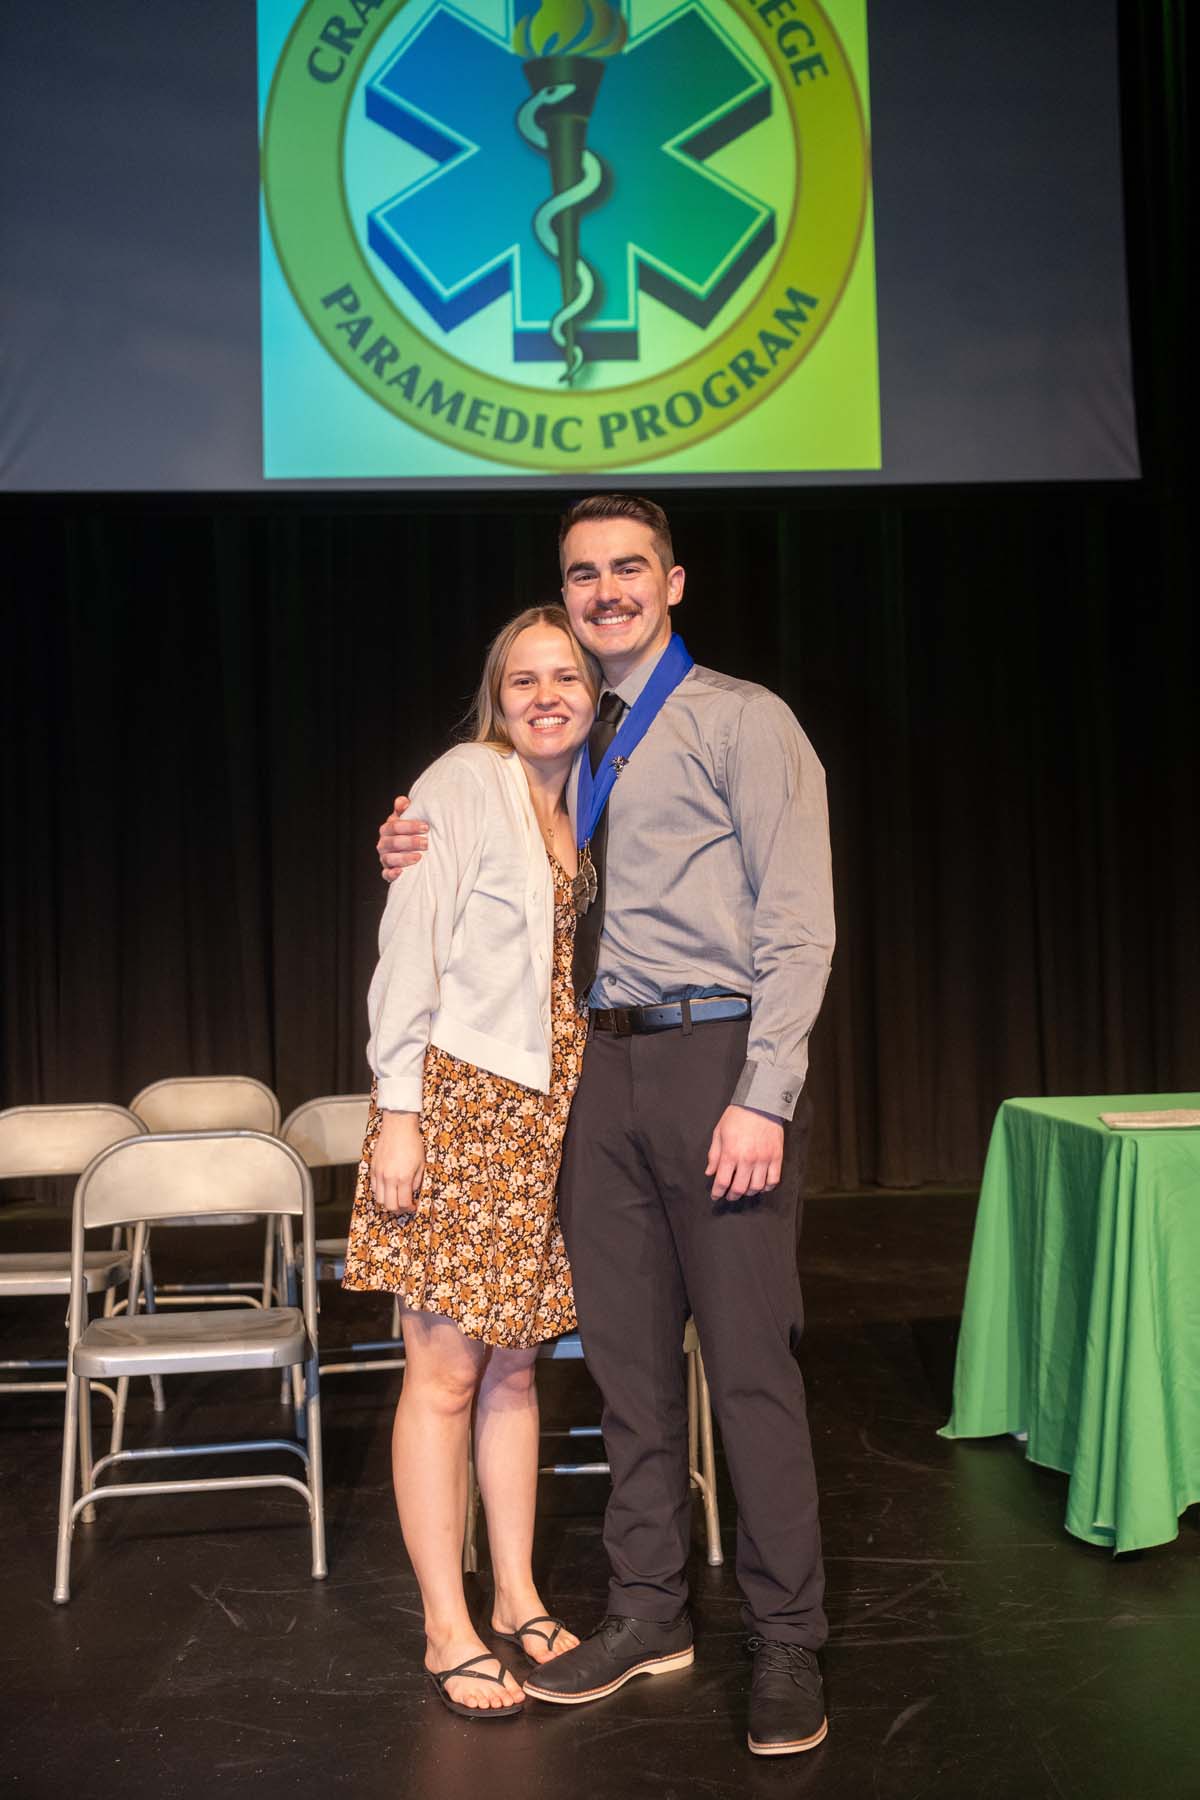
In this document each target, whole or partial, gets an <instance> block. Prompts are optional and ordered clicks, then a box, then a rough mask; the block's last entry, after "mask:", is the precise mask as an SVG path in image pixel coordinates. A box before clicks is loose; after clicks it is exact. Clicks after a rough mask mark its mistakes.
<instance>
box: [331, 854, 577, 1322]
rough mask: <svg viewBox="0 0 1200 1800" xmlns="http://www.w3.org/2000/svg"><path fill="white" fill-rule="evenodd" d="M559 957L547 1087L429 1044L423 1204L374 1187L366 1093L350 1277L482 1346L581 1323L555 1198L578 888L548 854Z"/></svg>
mask: <svg viewBox="0 0 1200 1800" xmlns="http://www.w3.org/2000/svg"><path fill="white" fill-rule="evenodd" d="M550 868H551V874H552V876H553V880H554V956H553V966H552V970H551V978H550V1016H551V1045H552V1055H551V1068H550V1092H549V1093H548V1094H540V1093H538V1091H537V1089H536V1088H528V1087H522V1086H521V1085H520V1084H519V1083H518V1082H515V1081H509V1080H508V1079H506V1078H505V1077H504V1076H501V1075H492V1074H489V1073H488V1071H487V1070H486V1069H477V1068H476V1067H475V1066H474V1064H472V1063H467V1062H462V1061H460V1060H459V1058H458V1057H456V1056H450V1055H449V1054H448V1053H447V1052H446V1051H445V1050H439V1049H438V1048H437V1047H436V1046H435V1045H433V1044H431V1045H430V1046H429V1049H428V1050H427V1051H426V1052H425V1066H424V1076H423V1081H422V1089H421V1135H422V1137H423V1138H424V1140H425V1174H424V1177H423V1179H422V1182H421V1190H420V1194H419V1197H418V1201H417V1210H416V1211H415V1212H414V1213H389V1212H385V1211H384V1209H383V1208H382V1207H381V1206H377V1205H376V1204H375V1201H374V1199H373V1197H372V1194H371V1179H370V1176H371V1156H372V1153H373V1150H374V1146H375V1139H376V1137H377V1136H378V1134H379V1125H380V1119H381V1116H382V1115H381V1114H380V1112H379V1109H378V1107H377V1106H376V1104H375V1098H374V1095H372V1098H371V1112H370V1117H369V1119H368V1122H367V1136H366V1141H365V1143H364V1144H363V1154H362V1161H361V1162H360V1163H359V1166H358V1181H357V1183H356V1186H355V1190H354V1212H353V1215H352V1217H351V1220H350V1241H349V1243H348V1245H347V1249H346V1273H345V1277H344V1280H343V1286H344V1287H347V1288H353V1289H356V1290H359V1291H364V1290H373V1289H383V1290H385V1291H387V1292H389V1293H395V1294H397V1295H398V1296H399V1298H400V1301H401V1303H402V1304H403V1305H404V1306H406V1307H408V1308H410V1309H411V1310H412V1311H414V1312H427V1313H441V1314H443V1315H444V1316H445V1317H446V1318H448V1319H452V1320H453V1321H454V1323H455V1324H456V1325H457V1326H458V1327H459V1329H460V1330H461V1331H462V1332H463V1333H464V1334H465V1335H466V1336H467V1337H470V1338H477V1339H478V1340H479V1341H480V1342H481V1343H484V1344H493V1345H496V1346H499V1347H501V1348H504V1349H510V1350H512V1349H528V1348H531V1347H532V1346H533V1345H535V1344H540V1343H544V1342H545V1341H546V1339H548V1338H554V1337H558V1336H559V1335H560V1333H562V1332H564V1331H572V1330H574V1327H575V1307H574V1303H573V1301H572V1297H571V1270H570V1267H569V1265H568V1263H567V1254H566V1251H565V1249H564V1248H563V1240H562V1231H561V1229H560V1227H559V1223H558V1212H557V1206H556V1202H555V1193H556V1188H557V1184H558V1166H559V1162H560V1160H561V1157H562V1143H563V1135H564V1133H565V1131H566V1127H567V1115H568V1113H569V1112H570V1110H571V1101H572V1098H573V1097H574V1094H575V1089H576V1087H577V1086H578V1084H579V1071H580V1067H581V1064H582V1061H583V1049H584V1044H585V1042H586V1040H587V1014H586V1012H584V1011H582V1010H581V1009H580V1008H579V1007H578V1006H577V1005H576V1002H575V995H574V989H573V985H572V981H571V954H572V948H573V945H574V939H575V909H574V906H573V904H572V900H571V884H570V881H569V880H568V878H567V875H566V873H565V871H564V870H563V869H562V867H561V866H560V864H559V863H558V862H557V861H556V860H555V859H554V857H551V858H550Z"/></svg>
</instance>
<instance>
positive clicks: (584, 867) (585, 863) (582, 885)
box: [571, 840, 600, 914]
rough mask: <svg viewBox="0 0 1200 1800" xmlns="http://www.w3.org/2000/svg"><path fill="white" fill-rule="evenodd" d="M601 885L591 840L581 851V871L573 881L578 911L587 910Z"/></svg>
mask: <svg viewBox="0 0 1200 1800" xmlns="http://www.w3.org/2000/svg"><path fill="white" fill-rule="evenodd" d="M599 886H600V883H599V881H598V880H597V879H596V865H595V863H594V862H593V861H592V852H591V847H590V840H589V842H588V843H587V844H584V846H583V848H582V849H581V850H580V852H579V872H578V874H577V875H576V876H575V879H574V880H573V881H572V883H571V898H572V900H573V901H574V902H575V911H576V913H578V914H582V913H585V912H586V911H587V909H588V907H589V906H590V905H591V904H592V901H593V900H594V899H595V898H596V894H597V892H598V891H599Z"/></svg>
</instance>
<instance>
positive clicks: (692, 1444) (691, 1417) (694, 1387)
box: [687, 1350, 700, 1475]
mask: <svg viewBox="0 0 1200 1800" xmlns="http://www.w3.org/2000/svg"><path fill="white" fill-rule="evenodd" d="M698 1355H699V1351H698V1350H689V1351H688V1356H687V1406H688V1472H689V1473H690V1474H693V1475H694V1474H695V1473H696V1471H697V1470H698V1469H699V1467H700V1463H699V1461H698V1457H699V1454H700V1452H699V1448H698V1445H699V1423H698V1420H699V1411H700V1396H699V1383H698V1382H697V1380H696V1358H697V1356H698Z"/></svg>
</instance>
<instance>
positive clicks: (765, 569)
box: [0, 5, 1200, 1188]
mask: <svg viewBox="0 0 1200 1800" xmlns="http://www.w3.org/2000/svg"><path fill="white" fill-rule="evenodd" d="M1182 41H1183V14H1182V9H1181V8H1176V7H1174V6H1171V5H1165V6H1162V7H1150V6H1145V7H1131V8H1130V9H1129V11H1128V14H1127V16H1126V18H1125V24H1124V44H1123V55H1124V60H1125V71H1126V72H1125V79H1126V84H1127V93H1126V120H1125V142H1126V159H1127V168H1128V185H1127V207H1128V214H1129V234H1130V257H1131V270H1132V282H1131V286H1132V304H1133V313H1134V331H1135V350H1136V357H1137V369H1138V383H1139V407H1140V417H1141V423H1142V433H1143V457H1144V463H1145V468H1146V475H1145V479H1144V480H1143V481H1142V482H1141V483H1136V484H1130V485H1127V486H1121V487H1114V488H1111V489H1105V490H1096V489H1081V488H1067V487H1061V488H1053V489H1050V488H1043V489H1038V490H1035V491H1018V490H995V489H993V490H987V491H977V492H972V491H966V490H964V491H954V492H939V493H928V492H927V493H904V494H891V495H881V494H879V493H878V492H875V493H866V492H858V493H844V492H843V493H839V494H833V493H811V492H810V493H805V494H801V495H798V496H789V497H784V498H780V497H779V496H778V495H777V494H771V495H765V496H762V495H752V494H746V493H741V494H734V495H726V496H717V495H714V494H712V493H707V494H705V493H695V492H692V493H688V494H680V493H674V494H660V495H658V496H657V497H659V498H661V499H662V500H663V501H664V503H665V504H666V505H667V506H668V507H669V509H670V512H671V515H672V519H673V522H674V525H675V531H676V545H677V551H678V553H679V555H680V557H681V560H682V561H683V562H684V563H685V565H686V566H687V568H688V590H687V597H686V600H685V604H684V607H683V608H682V610H681V613H680V614H679V624H680V627H681V629H682V630H683V632H684V634H685V636H686V638H687V640H688V643H689V646H690V648H691V650H692V652H693V654H694V655H695V656H696V657H697V659H698V660H699V661H701V662H705V663H709V664H713V665H716V666H717V667H719V668H723V669H727V670H729V671H731V672H733V673H737V674H739V675H743V676H747V677H749V678H752V679H754V680H759V681H763V682H766V683H767V684H768V685H770V686H771V687H773V688H775V689H777V690H778V691H779V692H780V693H782V694H783V695H784V696H785V697H786V699H787V700H788V701H789V702H790V703H791V704H792V706H793V707H794V709H795V711H796V712H797V714H798V716H799V717H800V719H801V721H802V722H803V724H804V725H805V727H806V728H807V730H808V732H809V734H810V736H811V737H812V739H813V741H814V743H815V744H816V746H817V749H818V751H819V753H820V755H821V756H822V758H823V760H824V762H825V764H826V768H827V770H828V775H829V787H830V802H831V808H832V819H833V836H834V854H835V872H836V880H837V888H838V912H839V922H840V942H839V949H838V953H837V958H836V963H835V972H834V977H833V980H832V983H831V986H830V991H829V996H828V999H827V1002H826V1006H825V1010H824V1013H823V1015H822V1019H821V1022H820V1024H819V1027H818V1030H817V1033H816V1035H815V1038H814V1043H813V1071H812V1077H811V1092H812V1095H813V1098H814V1101H815V1104H816V1114H817V1125H816V1136H815V1142H814V1150H813V1158H812V1165H811V1171H810V1173H811V1184H812V1185H813V1186H814V1187H818V1188H821V1187H847V1188H850V1187H856V1186H859V1185H862V1184H866V1183H875V1182H878V1183H882V1184H885V1185H888V1186H896V1187H905V1186H913V1185H918V1184H923V1183H930V1182H968V1181H971V1180H973V1179H975V1178H976V1177H977V1176H978V1173H979V1169H980V1165H981V1159H982V1153H983V1149H984V1146H985V1144H986V1140H987V1134H988V1130H989V1127H990V1123H991V1119H992V1116H993V1113H994V1111H995V1107H996V1105H997V1103H998V1102H999V1101H1000V1100H1001V1099H1002V1098H1003V1097H1004V1096H1005V1095H1009V1094H1030V1093H1055V1092H1057V1093H1072V1092H1073V1093H1080V1092H1096V1093H1103V1092H1155V1091H1159V1092H1164V1091H1170V1090H1176V1089H1187V1088H1196V1087H1200V961H1198V958H1197V953H1196V941H1197V934H1196V907H1197V894H1198V893H1200V881H1198V876H1200V853H1198V849H1197V838H1198V831H1197V826H1198V823H1200V807H1198V805H1197V755H1196V749H1197V727H1196V722H1195V721H1196V702H1195V689H1196V670H1197V667H1200V657H1198V655H1197V649H1198V646H1197V643H1196V629H1195V617H1194V603H1193V600H1192V594H1191V585H1190V563H1191V548H1190V546H1191V535H1190V534H1191V505H1192V503H1191V496H1190V491H1189V489H1188V487H1187V486H1186V482H1185V474H1184V471H1185V469H1186V466H1187V464H1186V459H1185V457H1184V446H1185V439H1186V429H1187V423H1188V422H1187V420H1186V419H1185V416H1184V409H1185V405H1186V398H1185V396H1186V393H1187V382H1186V368H1187V366H1188V355H1189V345H1190V339H1189V336H1188V330H1189V329H1190V327H1185V320H1186V319H1187V316H1188V306H1187V302H1186V294H1185V290H1184V286H1183V281H1184V267H1185V261H1184V249H1185V235H1184V211H1183V203H1182V186H1183V181H1184V178H1185V174H1186V150H1187V146H1186V141H1185V139H1184V137H1183V121H1184V116H1185V115H1184V107H1183V89H1182V82H1183V73H1182V65H1181V62H1180V61H1179V60H1178V53H1179V52H1180V51H1181V49H1182ZM557 511H558V505H557V502H556V501H555V500H554V498H553V497H550V496H546V495H545V494H541V495H523V496H520V497H516V498H510V497H504V498H487V499H481V498H479V497H466V498H464V497H461V496H455V497H451V496H440V497H438V498H437V499H436V500H434V501H428V500H425V499H419V500H412V499H407V500H405V501H403V502H400V501H397V500H396V499H395V497H393V496H370V497H360V498H359V499H358V500H356V501H349V500H345V501H343V500H340V499H338V500H334V499H331V498H329V497H328V496H318V497H314V496H298V495H288V496H286V497H281V498H278V499H275V498H273V499H271V500H262V501H259V500H240V501H239V500H233V499H224V500H223V499H211V498H208V499H203V500H202V499H195V500H191V501H179V502H153V503H152V502H150V501H146V500H135V499H127V500H111V499H110V500H103V499H97V500H87V499H79V498H73V499H65V498H64V499H60V500H54V499H44V500H40V501H37V502H34V503H30V502H25V503H23V504H21V505H20V506H16V505H11V504H10V505H9V506H7V507H6V509H5V513H4V528H5V552H6V554H5V562H6V564H7V567H8V569H9V571H10V572H12V573H13V575H14V577H15V579H14V585H13V590H12V598H13V603H12V605H11V607H10V609H9V617H8V622H7V624H6V627H5V634H4V640H3V649H4V658H5V665H6V667H5V681H4V687H5V693H6V710H7V713H8V729H7V733H6V749H5V754H4V758H3V765H2V767H3V773H2V776H0V782H2V788H0V791H2V794H3V821H2V830H3V843H4V875H3V921H4V943H3V992H2V998H0V1004H2V1008H3V1053H4V1065H5V1066H4V1088H3V1100H4V1103H5V1104H14V1103H17V1102H22V1101H30V1100H51V1099H54V1100H69V1099H78V1100H99V1099H114V1100H127V1099H128V1098H129V1097H130V1096H131V1095H132V1094H133V1092H134V1091H135V1090H136V1089H137V1088H138V1087H140V1086H141V1085H142V1084H144V1083H145V1082H148V1081H151V1080H154V1079H156V1078H158V1077H159V1076H163V1075H169V1074H182V1073H198V1074H205V1073H227V1072H234V1071H239V1072H244V1073H248V1074H253V1075H257V1076H259V1077H260V1078H261V1079H263V1080H265V1081H267V1082H269V1083H270V1084H271V1085H272V1086H273V1087H275V1088H276V1090H277V1091H278V1093H279V1095H280V1098H281V1101H282V1103H283V1106H284V1109H285V1111H286V1110H287V1109H288V1108H290V1107H291V1106H293V1105H295V1104H297V1103H298V1102H299V1101H300V1100H302V1099H306V1098H308V1097H310V1096H313V1095H316V1094H322V1093H333V1092H339V1091H343V1092H344V1091H354V1090H358V1089H361V1088H362V1087H363V1086H364V1085H365V1083H366V1080H367V1071H366V1067H365V1063H364V1059H363V1043H364V1039H365V1035H366V1026H365V1009H364V995H365V991H366V986H367V981H368V979H369V976H370V971H371V967H372V964H373V960H374V933H375V927H376V923H377V919H378V914H379V910H380V907H381V905H382V900H383V889H382V886H381V884H380V882H379V880H378V876H377V873H376V867H377V865H376V862H375V858H374V852H373V842H374V837H375V827H376V824H377V821H378V820H379V818H381V817H382V815H383V813H384V812H385V811H386V809H387V804H388V801H389V799H390V796H391V794H392V792H393V791H394V790H396V789H402V788H404V787H406V786H407V785H408V784H409V783H410V782H411V781H412V779H413V777H414V776H415V775H416V774H417V773H418V772H419V771H420V769H421V768H422V767H423V765H424V764H425V763H426V762H427V761H428V760H429V759H430V758H431V757H432V756H434V755H435V754H437V753H438V751H439V750H441V749H442V748H443V747H444V746H445V744H446V743H447V741H448V739H449V736H450V735H451V730H452V727H453V725H454V723H455V721H456V720H457V719H459V718H460V717H461V715H462V713H463V711H464V709H465V706H466V703H467V700H468V697H469V694H470V692H471V689H472V687H473V685H474V681H475V678H476V675H477V671H478V667H479V663H480V659H481V652H482V647H483V644H484V642H485V640H486V638H487V637H488V635H489V633H490V632H491V631H492V629H493V628H494V627H495V626H496V624H498V623H499V622H500V621H501V620H502V619H503V618H505V617H506V616H507V615H508V614H509V612H510V611H512V610H514V609H515V608H516V607H518V606H523V605H526V604H529V603H531V602H533V601H538V600H542V599H545V598H550V597H553V595H554V592H555V587H556V580H555V559H554V524H555V518H556V515H557Z"/></svg>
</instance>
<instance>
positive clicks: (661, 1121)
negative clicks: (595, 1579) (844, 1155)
mask: <svg viewBox="0 0 1200 1800" xmlns="http://www.w3.org/2000/svg"><path fill="white" fill-rule="evenodd" d="M746 1038H747V1025H746V1023H745V1021H719V1022H713V1023H709V1024H696V1025H695V1026H694V1028H693V1029H692V1031H691V1032H690V1033H685V1032H683V1031H665V1032H661V1033H658V1034H656V1035H654V1036H649V1037H616V1036H612V1035H610V1034H608V1033H600V1032H597V1033H594V1034H593V1036H592V1037H591V1039H590V1041H589V1043H588V1046H587V1052H586V1055H585V1056H584V1062H583V1074H582V1077H581V1079H580V1083H579V1089H578V1092H577V1094H576V1096H575V1102H574V1105H573V1106H572V1109H571V1121H570V1125H569V1127H568V1130H567V1139H566V1144H565V1147H564V1152H563V1165H562V1174H561V1178H560V1190H559V1209H560V1213H561V1217H562V1227H563V1234H564V1237H565V1239H566V1246H567V1253H568V1255H569V1256H570V1259H571V1268H572V1272H573V1275H574V1281H575V1304H576V1308H577V1311H578V1314H579V1329H580V1335H581V1336H582V1339H583V1348H584V1353H585V1355H586V1357H587V1363H588V1367H589V1369H590V1370H591V1372H592V1374H593V1375H594V1377H595V1379H596V1382H597V1384H598V1385H599V1388H600V1391H601V1394H602V1395H603V1398H604V1413H603V1428H604V1442H605V1448H606V1450H607V1454H608V1461H609V1464H610V1466H611V1469H612V1482H613V1486H612V1497H611V1499H610V1501H609V1505H608V1511H607V1514H606V1516H605V1524H604V1542H605V1548H606V1549H607V1551H608V1555H609V1560H610V1562H611V1564H612V1585H611V1587H610V1590H609V1608H610V1610H611V1611H613V1612H619V1613H625V1614H627V1615H629V1616H631V1617H633V1618H644V1619H658V1620H666V1619H671V1618H674V1616H675V1615H676V1613H678V1612H679V1610H680V1609H681V1607H683V1606H684V1605H685V1604H686V1601H687V1583H686V1580H685V1577H684V1564H685V1562H686V1560H687V1554H688V1547H689V1541H690V1535H691V1529H690V1527H691V1506H690V1496H689V1488H688V1470H687V1383H686V1368H685V1364H684V1358H683V1351H682V1345H683V1328H684V1323H685V1321H686V1318H687V1315H688V1313H689V1311H690V1312H691V1313H692V1314H693V1316H694V1318H695V1320H696V1326H697V1329H698V1331H699V1333H700V1343H701V1348H702V1349H703V1352H704V1362H705V1368H706V1370H707V1373H708V1380H709V1385H710V1387H711V1390H712V1398H713V1408H714V1411H715V1413H716V1417H717V1423H718V1425H719V1427H720V1432H721V1440H722V1443H723V1445H724V1450H725V1458H726V1462H727V1463H728V1466H729V1472H730V1476H731V1478H732V1481H733V1489H734V1493H735V1495H736V1498H737V1506H738V1541H737V1574H738V1582H739V1584H740V1586H741V1590H742V1595H743V1598H744V1600H745V1619H746V1623H747V1625H748V1627H749V1628H750V1629H751V1630H752V1631H758V1632H761V1633H762V1634H763V1635H764V1636H765V1637H772V1638H780V1639H783V1640H784V1641H785V1642H788V1643H794V1644H804V1645H807V1646H808V1647H809V1648H810V1649H813V1650H815V1649H819V1647H820V1646H821V1644H823V1643H824V1641H825V1636H826V1623H825V1614H824V1611H823V1609H822V1598H823V1594H824V1572H823V1570H822V1567H821V1543H820V1530H819V1526H818V1522H817V1485H816V1477H815V1474H814V1471H813V1461H812V1447H811V1444H810V1441H809V1432H808V1415H807V1412H806V1409H805V1402H804V1383H803V1380H802V1378H801V1374H800V1369H799V1366H798V1364H797V1362H796V1350H797V1347H798V1345H799V1342H800V1333H801V1328H802V1321H803V1310H802V1303H801V1298H800V1279H799V1275H798V1272H797V1267H796V1253H797V1231H798V1223H799V1204H800V1186H801V1181H802V1177H803V1167H804V1154H805V1150H806V1144H807V1134H808V1119H809V1113H810V1109H809V1107H808V1103H807V1100H805V1099H803V1098H802V1100H801V1105H800V1108H799V1109H798V1115H797V1119H796V1121H795V1122H794V1123H793V1124H792V1125H791V1126H789V1127H787V1129H786V1132H785V1146H786V1148H785V1160H784V1172H783V1180H782V1182H781V1183H780V1185H779V1187H777V1188H776V1189H775V1190H774V1191H773V1192H771V1193H769V1194H764V1195H762V1196H760V1197H759V1198H758V1199H751V1198H749V1197H747V1199H746V1200H744V1201H741V1202H728V1201H726V1202H718V1201H714V1200H713V1199H712V1197H711V1194H710V1192H709V1190H710V1188H711V1186H712V1182H711V1178H706V1176H705V1173H704V1165H705V1158H706V1155H707V1152H708V1145H709V1139H710V1138H711V1136H712V1131H713V1127H714V1126H715V1124H716V1122H717V1120H718V1119H719V1117H720V1116H721V1113H722V1112H723V1111H724V1109H725V1107H726V1105H727V1104H728V1101H729V1096H730V1095H731V1094H732V1092H733V1089H734V1085H735V1083H736V1081H737V1078H738V1075H739V1074H740V1073H741V1069H742V1064H743V1062H744V1060H745V1055H746ZM801 1113H802V1114H803V1117H801V1116H800V1115H801Z"/></svg>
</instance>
